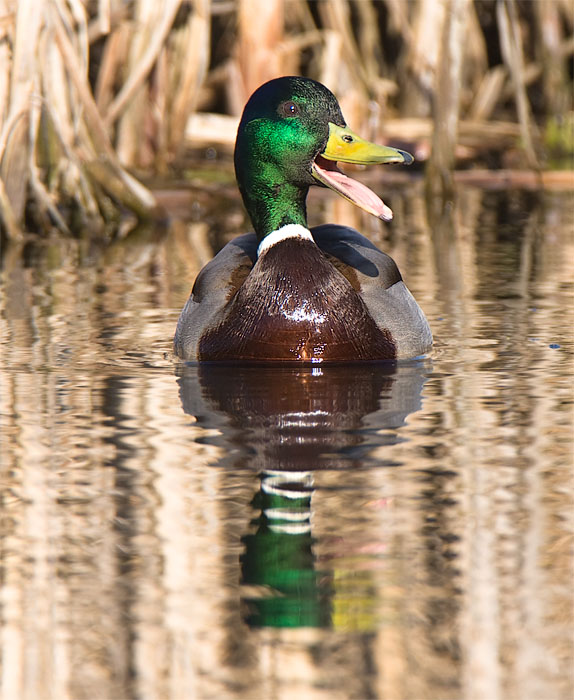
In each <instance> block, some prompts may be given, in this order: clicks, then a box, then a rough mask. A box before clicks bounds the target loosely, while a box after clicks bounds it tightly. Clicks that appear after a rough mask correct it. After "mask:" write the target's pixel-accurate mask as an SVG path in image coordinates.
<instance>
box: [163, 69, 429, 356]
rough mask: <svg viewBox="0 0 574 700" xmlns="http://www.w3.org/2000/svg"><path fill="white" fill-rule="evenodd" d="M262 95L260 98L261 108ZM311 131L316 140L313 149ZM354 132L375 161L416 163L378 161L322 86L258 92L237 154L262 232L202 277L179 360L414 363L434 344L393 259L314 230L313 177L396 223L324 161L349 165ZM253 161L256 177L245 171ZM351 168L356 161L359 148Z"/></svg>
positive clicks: (350, 236)
mask: <svg viewBox="0 0 574 700" xmlns="http://www.w3.org/2000/svg"><path fill="white" fill-rule="evenodd" d="M317 86H318V87H317ZM319 88H320V90H319V98H320V100H322V101H323V102H324V103H326V104H321V105H320V109H319V110H318V111H317V110H314V111H313V113H312V114H311V115H310V118H312V119H313V122H312V123H311V125H310V126H309V124H310V118H309V117H308V116H307V115H306V114H305V113H304V110H305V109H306V108H307V106H308V104H309V100H310V99H311V100H312V99H314V98H315V97H316V91H317V90H318V89H319ZM259 92H263V95H262V96H260V97H259V99H256V100H255V104H254V105H252V102H253V100H254V98H255V97H257V95H258V93H259ZM329 96H330V97H329ZM291 97H292V99H290V98H291ZM331 98H332V99H331ZM286 99H287V104H288V108H287V110H288V111H289V112H290V111H291V110H292V106H293V105H296V108H297V110H298V112H297V115H291V114H289V116H287V117H286V116H285V111H286V109H285V104H286ZM333 101H334V105H333ZM313 106H314V103H313ZM261 113H262V116H259V117H258V114H261ZM301 113H303V114H301ZM277 115H278V116H277ZM297 116H298V117H299V120H298V121H299V122H301V121H304V122H305V121H306V123H304V127H305V128H304V129H303V130H302V129H301V127H300V124H297V122H295V118H296V117H297ZM304 117H305V120H304V119H303V118H304ZM321 117H323V122H324V125H323V126H324V128H323V129H322V130H321ZM262 123H263V125H264V129H263V131H264V134H265V138H261V137H260V138H255V137H254V136H253V135H252V136H251V142H250V141H249V130H250V128H251V129H253V128H255V127H254V126H253V125H254V124H255V126H256V127H257V128H259V130H260V132H259V133H261V124H262ZM285 123H287V125H286V124H285ZM274 126H277V128H278V129H280V128H283V129H284V132H283V134H282V139H283V140H284V142H285V143H284V144H283V147H284V149H287V154H286V155H285V157H282V156H281V143H279V146H277V144H275V146H274V145H273V143H271V141H272V139H273V135H274V133H276V132H274V131H273V127H274ZM293 127H297V128H296V129H295V132H294V135H293V137H291V136H289V138H287V137H286V136H285V129H286V128H288V129H292V128H293ZM334 130H335V131H336V134H335V135H336V137H337V138H336V139H335V144H334V139H333V138H332V137H333V131H334ZM309 133H311V135H313V136H314V138H315V141H316V142H317V143H315V144H312V143H310V144H309V147H308V146H307V145H306V144H305V139H306V138H308V137H309ZM317 134H318V137H317ZM321 134H322V136H321ZM348 134H350V135H351V139H352V140H353V146H352V147H353V148H355V149H356V148H362V149H363V150H365V147H372V148H371V150H370V151H369V152H368V154H367V157H371V158H372V157H375V158H376V157H378V158H379V161H380V160H382V159H384V160H391V159H395V160H397V157H396V156H397V154H400V157H401V159H402V160H403V161H404V160H406V156H408V154H403V153H402V152H399V151H394V150H392V149H383V152H382V153H379V154H378V156H377V152H375V155H374V156H373V149H382V147H377V146H374V145H372V144H367V143H366V142H363V141H360V139H358V137H356V136H355V135H354V134H352V132H350V131H349V130H347V129H346V128H345V126H344V121H343V118H342V115H341V114H340V110H339V109H338V104H337V103H336V100H335V99H334V97H333V96H332V95H331V93H329V91H327V90H326V88H324V87H323V86H321V85H320V84H318V83H314V81H308V80H305V79H298V78H281V79H278V80H276V81H271V83H268V84H267V85H266V86H263V88H260V89H259V91H257V92H256V93H255V95H254V96H253V97H252V99H251V100H250V102H249V103H248V105H247V107H246V109H245V112H244V115H243V119H242V123H241V125H240V127H239V132H238V141H237V146H236V171H237V175H238V181H239V185H240V190H241V192H242V195H243V198H244V201H245V203H246V205H247V208H248V210H249V213H250V215H251V218H252V220H253V222H254V225H255V233H250V234H245V235H242V236H239V237H238V238H236V239H234V240H233V241H231V242H230V243H228V244H227V245H226V246H225V247H224V248H223V249H222V250H221V251H220V252H219V253H218V254H217V255H216V256H215V258H214V259H213V260H212V261H211V262H209V263H208V264H207V265H206V266H205V267H204V268H203V269H202V270H201V272H200V273H199V275H198V277H197V280H196V282H195V285H194V287H193V291H192V294H191V296H190V297H189V299H188V301H187V303H186V305H185V307H184V308H183V310H182V312H181V315H180V317H179V321H178V325H177V330H176V334H175V340H174V350H175V353H176V354H177V355H178V356H179V357H181V358H183V359H185V360H189V361H225V362H230V361H241V362H299V363H301V362H357V361H377V360H394V359H400V358H410V357H416V356H418V355H421V354H423V353H424V352H426V351H427V350H428V349H429V348H430V347H431V345H432V335H431V332H430V328H429V326H428V323H427V321H426V318H425V317H424V314H423V312H422V311H421V309H420V308H419V306H418V304H417V303H416V301H415V300H414V298H413V297H412V295H411V293H410V292H409V290H408V289H407V287H406V286H405V284H404V282H403V281H402V278H401V275H400V273H399V270H398V268H397V266H396V265H395V263H394V261H393V260H392V259H391V258H390V257H389V256H388V255H386V254H385V253H383V252H381V251H380V250H378V249H377V248H376V247H375V246H374V245H373V244H372V243H370V241H369V240H368V239H367V238H365V237H364V236H362V235H361V234H360V233H358V232H357V231H355V230H354V229H351V228H348V227H344V226H336V225H331V224H328V225H325V226H318V227H315V228H313V229H312V230H311V231H309V230H308V229H307V227H306V217H305V198H306V194H307V189H308V187H309V186H310V185H311V184H315V180H314V178H315V179H318V180H320V182H322V183H324V184H326V185H328V186H330V187H332V188H333V189H336V190H337V191H339V193H341V194H343V196H345V197H347V198H348V199H351V200H352V201H355V202H356V203H358V204H359V205H360V206H363V208H366V209H367V210H368V211H371V212H372V213H375V214H377V215H378V216H380V217H381V218H390V217H391V216H392V213H391V212H390V210H389V209H388V207H386V206H385V205H384V204H383V203H382V202H381V201H380V200H379V199H378V198H377V197H376V195H374V194H373V193H371V192H370V191H369V190H367V189H366V188H364V186H362V185H359V184H358V183H355V182H354V181H349V178H346V177H345V176H344V175H342V173H339V172H338V171H336V170H332V169H331V166H329V164H328V163H327V161H325V160H324V158H329V159H335V157H336V158H337V159H338V160H344V159H345V157H344V155H345V154H341V148H347V146H346V143H347V135H348ZM341 136H342V137H343V138H342V139H341ZM289 139H291V141H290V142H289ZM308 140H309V142H311V138H310V137H309V138H308ZM253 141H255V147H254V146H253ZM301 143H303V146H304V148H305V150H306V153H303V154H302V155H301V154H297V153H296V151H297V149H299V150H301V149H300V145H301ZM333 144H334V145H333ZM365 144H366V146H365ZM335 147H336V148H338V149H339V150H336V152H334V150H335ZM293 153H294V155H292V154H293ZM342 155H343V157H341V156H342ZM280 156H281V157H280ZM321 156H323V157H321ZM361 157H362V160H361V161H360V162H365V157H364V155H361ZM346 160H350V158H349V157H347V158H346ZM244 161H247V164H246V166H245V167H247V174H245V172H242V167H243V165H244ZM317 161H318V162H317ZM352 162H358V157H357V154H356V150H355V152H354V154H353V161H352ZM407 162H408V161H407ZM350 183H352V184H350Z"/></svg>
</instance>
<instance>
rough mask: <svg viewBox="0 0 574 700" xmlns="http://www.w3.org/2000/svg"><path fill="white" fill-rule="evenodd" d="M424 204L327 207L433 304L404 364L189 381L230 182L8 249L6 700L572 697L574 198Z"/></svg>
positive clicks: (240, 372)
mask: <svg viewBox="0 0 574 700" xmlns="http://www.w3.org/2000/svg"><path fill="white" fill-rule="evenodd" d="M222 193H223V198H222V196H221V195H222ZM421 195H422V186H421V185H419V184H417V183H414V184H412V185H411V186H409V187H408V188H402V189H397V188H395V189H391V191H389V193H388V196H387V197H386V201H387V202H388V203H389V204H390V205H391V206H392V208H393V209H394V212H395V221H394V222H393V223H392V224H391V225H388V226H383V225H382V224H379V223H378V222H376V221H373V220H372V219H369V218H367V217H363V216H362V215H361V214H360V213H358V212H357V210H354V209H352V208H350V206H347V204H346V203H345V202H340V201H338V202H336V201H335V200H334V199H333V198H332V197H331V196H330V195H325V194H324V193H322V192H317V193H314V194H313V199H312V203H311V204H310V210H312V211H316V215H315V216H316V220H313V221H312V223H319V222H320V221H322V220H331V221H335V220H336V221H338V222H341V223H343V222H346V223H352V224H355V225H359V226H360V227H361V228H362V230H363V232H365V233H366V234H367V235H369V236H370V237H371V239H372V240H373V241H374V242H375V243H376V244H377V245H379V246H380V247H382V248H383V249H384V250H385V251H386V252H388V253H390V254H391V255H393V257H394V258H395V259H396V261H397V263H398V264H399V267H400V269H401V271H402V273H403V277H404V278H405V279H406V281H407V284H408V285H409V287H410V289H411V290H412V291H413V293H414V294H415V296H416V298H417V299H418V301H419V303H420V305H421V306H422V307H423V309H424V310H425V312H426V314H427V316H428V318H429V321H430V323H431V326H432V328H433V332H434V335H435V341H436V343H435V348H434V350H433V352H432V354H431V355H430V356H429V357H428V358H425V359H422V360H419V361H413V362H409V363H405V364H402V365H399V366H392V365H389V366H385V365H368V366H357V367H350V366H349V367H342V366H319V367H314V368H300V369H296V368H286V367H284V368H280V367H279V368H269V367H268V368H256V367H243V368H242V367H216V366H209V367H200V368H198V367H194V366H184V365H181V364H179V363H178V362H176V361H174V359H173V357H172V356H171V339H172V337H173V332H174V327H175V323H176V320H177V316H178V313H179V310H180V308H181V306H182V305H183V303H184V301H185V298H186V297H187V295H188V293H189V289H190V286H191V284H192V282H193V279H194V276H195V274H196V273H197V271H198V270H199V268H200V267H201V265H202V264H203V263H204V262H206V260H208V259H209V258H210V257H211V255H212V254H213V252H214V251H215V250H216V249H217V248H218V247H219V246H221V245H222V244H223V242H225V241H226V240H228V239H229V238H230V237H231V236H233V235H235V234H236V233H238V232H240V231H242V230H247V228H248V225H247V223H246V222H245V220H244V217H243V213H242V209H241V206H240V203H239V201H238V199H237V197H236V195H235V194H234V189H233V188H232V187H231V185H229V186H227V185H225V184H224V185H218V186H217V187H216V186H213V188H212V190H210V189H209V188H207V190H206V188H205V187H202V188H199V189H197V190H196V189H195V188H193V187H192V188H191V189H190V190H186V191H181V192H171V193H170V192H164V193H163V197H164V199H165V200H166V201H168V200H169V202H170V205H171V206H172V207H173V208H174V209H175V210H177V209H178V208H179V209H181V210H189V211H190V212H191V213H192V219H193V220H192V221H187V222H186V221H183V220H177V219H176V220H175V221H174V222H173V224H172V225H170V226H169V227H166V228H165V229H160V228H156V229H155V230H147V231H146V230H143V231H141V230H140V231H133V232H131V233H129V234H126V235H123V236H121V237H119V238H118V239H117V240H115V241H114V242H113V243H111V244H110V245H107V246H104V245H102V244H101V243H97V242H94V241H92V240H90V238H89V237H87V236H86V237H80V238H79V239H77V240H70V239H65V238H57V237H50V238H45V239H42V238H36V239H34V240H30V241H28V242H27V243H26V244H25V245H22V246H11V247H8V248H5V249H4V251H3V258H2V278H1V292H2V296H1V321H0V323H1V326H0V328H1V346H0V347H1V355H2V363H1V368H0V372H1V377H0V378H1V387H2V388H1V391H2V393H1V419H2V462H1V472H0V474H1V477H0V494H1V498H2V510H1V511H0V570H1V574H2V576H1V588H0V662H1V681H0V683H1V691H0V693H1V697H2V698H3V699H5V700H12V699H16V698H17V699H19V700H20V699H28V698H30V699H34V700H38V699H42V698H58V699H59V700H60V699H64V698H74V699H81V698H86V699H90V700H95V699H98V698H102V699H104V698H105V699H113V700H115V699H118V700H119V699H120V698H122V699H123V698H150V699H156V698H161V699H163V698H165V699H170V700H179V699H184V698H202V699H203V698H245V699H253V698H262V699H263V698H265V699H267V698H279V699H280V698H292V697H297V698H304V699H305V700H306V699H307V698H312V699H314V698H317V699H319V698H324V699H325V700H327V699H329V700H331V699H333V698H335V699H337V698H384V699H385V700H393V699H396V700H419V699H422V698H431V699H433V700H434V699H439V698H440V699H441V700H443V699H450V698H452V699H453V700H454V699H456V700H460V699H465V700H466V699H469V700H470V699H472V700H496V699H497V698H501V699H502V698H520V699H521V700H529V699H532V700H540V699H542V698H544V700H554V699H563V698H564V699H566V698H571V697H572V693H573V691H574V682H573V669H574V664H573V658H574V639H573V629H574V619H573V610H574V607H573V604H574V592H573V580H574V558H573V534H574V507H573V506H574V470H573V444H574V441H573V431H572V426H573V416H574V410H573V398H574V397H573V386H572V384H573V382H572V379H573V370H574V364H573V363H574V343H573V328H574V304H573V301H574V194H573V193H572V192H559V191H545V192H534V191H488V190H485V189H473V188H465V189H462V190H461V191H460V194H459V199H458V203H457V206H456V207H455V208H453V209H452V211H451V212H450V216H447V217H445V218H444V220H443V221H442V222H435V223H433V224H432V225H430V224H429V223H428V220H427V217H426V214H425V207H424V204H423V199H422V196H421Z"/></svg>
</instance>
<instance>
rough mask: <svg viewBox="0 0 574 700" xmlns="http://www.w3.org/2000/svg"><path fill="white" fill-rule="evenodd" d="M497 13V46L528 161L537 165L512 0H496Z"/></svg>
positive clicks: (517, 28) (514, 5)
mask: <svg viewBox="0 0 574 700" xmlns="http://www.w3.org/2000/svg"><path fill="white" fill-rule="evenodd" d="M496 15H497V19H498V30H499V33H500V48H501V50H502V55H503V58H504V62H505V64H506V66H507V68H508V71H509V73H510V76H511V78H512V83H513V86H514V94H515V100H516V108H517V111H518V121H519V124H520V128H521V133H522V141H523V147H524V151H525V153H526V158H527V160H528V163H529V165H530V166H531V167H534V168H537V167H538V159H537V158H536V154H535V152H534V144H533V137H532V116H531V113H530V106H529V102H528V97H527V95H526V88H525V83H524V54H523V50H522V40H521V37H520V34H521V29H520V23H519V21H518V13H517V10H516V3H515V0H497V2H496Z"/></svg>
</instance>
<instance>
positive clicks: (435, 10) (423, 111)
mask: <svg viewBox="0 0 574 700" xmlns="http://www.w3.org/2000/svg"><path fill="white" fill-rule="evenodd" d="M445 11H446V3H445V2H436V0H418V2H416V4H415V5H414V8H413V11H412V12H413V18H412V22H411V41H410V43H409V46H408V48H407V52H406V56H405V58H404V63H405V68H406V71H405V73H404V75H402V76H401V82H402V83H403V84H404V86H405V90H404V93H403V95H404V100H403V105H402V111H403V112H404V113H406V114H408V115H409V116H416V117H427V116H429V115H430V114H431V110H432V103H431V95H432V94H433V90H434V85H435V74H436V70H437V66H438V61H439V56H440V46H441V38H442V28H443V26H444V21H445Z"/></svg>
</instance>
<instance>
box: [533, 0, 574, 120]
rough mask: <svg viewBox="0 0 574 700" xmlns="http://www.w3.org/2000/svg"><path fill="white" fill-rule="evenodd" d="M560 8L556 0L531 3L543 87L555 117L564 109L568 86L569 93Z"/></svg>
mask: <svg viewBox="0 0 574 700" xmlns="http://www.w3.org/2000/svg"><path fill="white" fill-rule="evenodd" d="M560 9H561V8H560V5H559V4H558V3H556V2H537V3H535V4H534V12H535V15H536V18H537V23H536V29H537V30H538V33H539V45H540V53H541V57H540V58H541V63H542V74H543V76H544V79H543V81H542V86H543V90H544V97H545V100H546V105H547V108H548V111H549V112H550V114H552V115H554V116H557V115H560V114H562V113H563V112H565V111H566V109H567V107H568V88H569V87H570V92H571V86H569V81H568V77H567V75H566V70H565V64H564V60H563V58H562V55H561V50H560V48H561V44H562V17H561V12H560ZM573 12H574V10H573Z"/></svg>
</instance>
